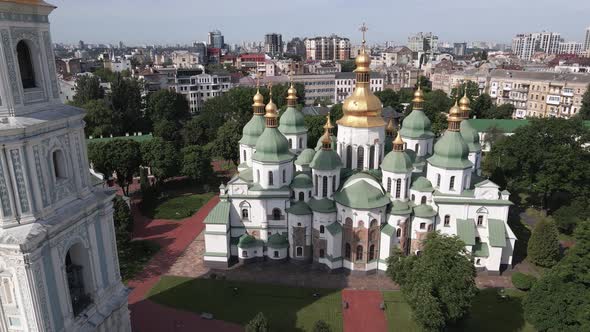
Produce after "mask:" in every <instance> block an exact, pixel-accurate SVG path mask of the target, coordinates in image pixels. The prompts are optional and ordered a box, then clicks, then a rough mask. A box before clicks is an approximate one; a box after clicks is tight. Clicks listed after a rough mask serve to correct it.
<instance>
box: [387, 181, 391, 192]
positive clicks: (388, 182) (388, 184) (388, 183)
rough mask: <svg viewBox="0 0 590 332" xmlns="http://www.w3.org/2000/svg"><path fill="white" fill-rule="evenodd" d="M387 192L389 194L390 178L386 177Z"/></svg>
mask: <svg viewBox="0 0 590 332" xmlns="http://www.w3.org/2000/svg"><path fill="white" fill-rule="evenodd" d="M387 192H388V193H390V194H391V178H387Z"/></svg>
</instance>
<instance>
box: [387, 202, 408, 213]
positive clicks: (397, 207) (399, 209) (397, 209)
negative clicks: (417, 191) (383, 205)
mask: <svg viewBox="0 0 590 332" xmlns="http://www.w3.org/2000/svg"><path fill="white" fill-rule="evenodd" d="M410 213H412V208H411V207H410V204H408V202H404V201H393V204H392V206H391V211H390V212H389V214H392V215H394V216H402V215H407V214H410Z"/></svg>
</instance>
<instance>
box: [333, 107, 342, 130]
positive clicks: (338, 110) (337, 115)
mask: <svg viewBox="0 0 590 332" xmlns="http://www.w3.org/2000/svg"><path fill="white" fill-rule="evenodd" d="M343 115H344V111H343V110H342V104H341V103H340V104H336V105H333V106H332V108H331V109H330V118H331V120H332V124H334V123H336V121H338V120H340V119H341V118H342V116H343ZM335 127H336V128H334V129H337V127H338V126H335Z"/></svg>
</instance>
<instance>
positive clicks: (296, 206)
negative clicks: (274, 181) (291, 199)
mask: <svg viewBox="0 0 590 332" xmlns="http://www.w3.org/2000/svg"><path fill="white" fill-rule="evenodd" d="M285 211H287V213H290V214H294V215H298V216H304V215H309V214H312V212H311V209H310V208H309V205H307V203H305V202H303V201H297V202H295V203H292V204H291V206H290V207H288V208H286V209H285Z"/></svg>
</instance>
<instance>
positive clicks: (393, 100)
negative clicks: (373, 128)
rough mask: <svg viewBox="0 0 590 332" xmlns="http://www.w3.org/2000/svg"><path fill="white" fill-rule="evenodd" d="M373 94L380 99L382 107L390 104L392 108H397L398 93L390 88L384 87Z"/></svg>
mask: <svg viewBox="0 0 590 332" xmlns="http://www.w3.org/2000/svg"><path fill="white" fill-rule="evenodd" d="M375 96H377V97H378V98H379V100H381V103H382V104H383V107H387V106H391V107H393V108H399V107H400V104H399V95H398V94H397V92H395V91H393V90H392V89H385V90H383V91H377V92H375Z"/></svg>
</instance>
